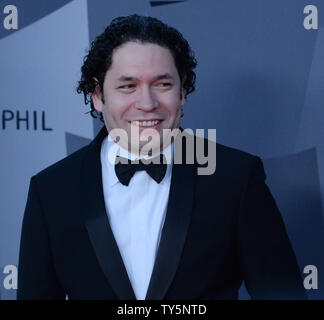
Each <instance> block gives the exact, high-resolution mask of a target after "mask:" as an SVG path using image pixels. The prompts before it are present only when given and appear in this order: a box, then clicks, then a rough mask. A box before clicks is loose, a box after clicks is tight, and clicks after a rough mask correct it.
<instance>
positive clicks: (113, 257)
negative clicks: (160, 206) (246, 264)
mask: <svg viewBox="0 0 324 320" xmlns="http://www.w3.org/2000/svg"><path fill="white" fill-rule="evenodd" d="M106 135H107V131H106V130H105V128H103V129H102V130H101V131H100V132H99V134H98V135H97V137H96V138H95V139H94V140H93V142H92V143H91V144H90V145H89V146H88V148H89V149H88V152H87V155H86V157H85V159H84V163H83V168H82V173H81V190H82V194H81V196H82V201H83V206H82V210H83V217H84V221H85V225H86V228H87V230H88V234H89V238H90V241H91V243H92V246H93V249H94V251H95V254H96V256H97V259H98V261H99V264H100V266H101V268H102V270H103V272H104V274H105V276H106V277H107V279H108V282H109V283H110V285H111V287H112V288H113V290H114V291H115V293H116V295H117V296H118V298H119V299H122V300H134V299H136V298H135V294H134V291H133V289H132V286H131V283H130V281H129V278H128V275H127V271H126V269H125V266H124V264H123V261H122V257H121V255H120V252H119V249H118V246H117V243H116V240H115V238H114V236H113V233H112V230H111V228H110V225H109V221H108V216H107V213H106V209H105V203H104V195H103V188H102V176H101V162H100V147H101V143H102V140H103V139H104V137H105V136H106Z"/></svg>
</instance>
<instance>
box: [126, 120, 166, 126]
mask: <svg viewBox="0 0 324 320" xmlns="http://www.w3.org/2000/svg"><path fill="white" fill-rule="evenodd" d="M159 122H160V120H153V121H137V120H135V121H132V124H134V125H136V126H141V127H151V126H155V125H156V124H158V123H159Z"/></svg>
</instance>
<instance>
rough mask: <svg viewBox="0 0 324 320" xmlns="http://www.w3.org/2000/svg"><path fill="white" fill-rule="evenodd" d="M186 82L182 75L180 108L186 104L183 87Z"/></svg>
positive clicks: (185, 76) (184, 76) (185, 77)
mask: <svg viewBox="0 0 324 320" xmlns="http://www.w3.org/2000/svg"><path fill="white" fill-rule="evenodd" d="M186 80H187V75H186V74H184V75H183V77H182V80H181V107H183V106H184V104H185V103H186V93H187V92H186V89H185V88H184V87H183V84H184V83H185V82H186Z"/></svg>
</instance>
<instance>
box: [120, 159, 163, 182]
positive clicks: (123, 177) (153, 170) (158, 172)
mask: <svg viewBox="0 0 324 320" xmlns="http://www.w3.org/2000/svg"><path fill="white" fill-rule="evenodd" d="M166 169H167V165H166V162H165V157H164V156H163V155H162V154H160V155H159V156H158V157H155V158H151V159H148V160H145V159H140V160H134V161H131V160H129V159H125V158H122V157H119V156H117V157H116V164H115V172H116V176H117V178H118V179H119V181H120V182H121V183H122V184H123V185H125V186H128V184H129V181H130V180H131V179H132V177H133V175H134V174H135V172H136V171H141V170H145V171H146V172H147V173H148V174H149V176H150V177H151V178H153V179H154V180H155V181H156V182H157V183H160V182H161V181H162V179H163V178H164V176H165V172H166Z"/></svg>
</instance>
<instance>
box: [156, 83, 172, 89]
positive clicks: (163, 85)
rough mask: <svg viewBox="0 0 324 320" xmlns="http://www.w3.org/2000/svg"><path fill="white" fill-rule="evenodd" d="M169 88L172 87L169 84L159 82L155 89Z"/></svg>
mask: <svg viewBox="0 0 324 320" xmlns="http://www.w3.org/2000/svg"><path fill="white" fill-rule="evenodd" d="M171 86H172V83H170V82H160V83H158V84H157V87H162V88H168V87H171Z"/></svg>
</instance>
